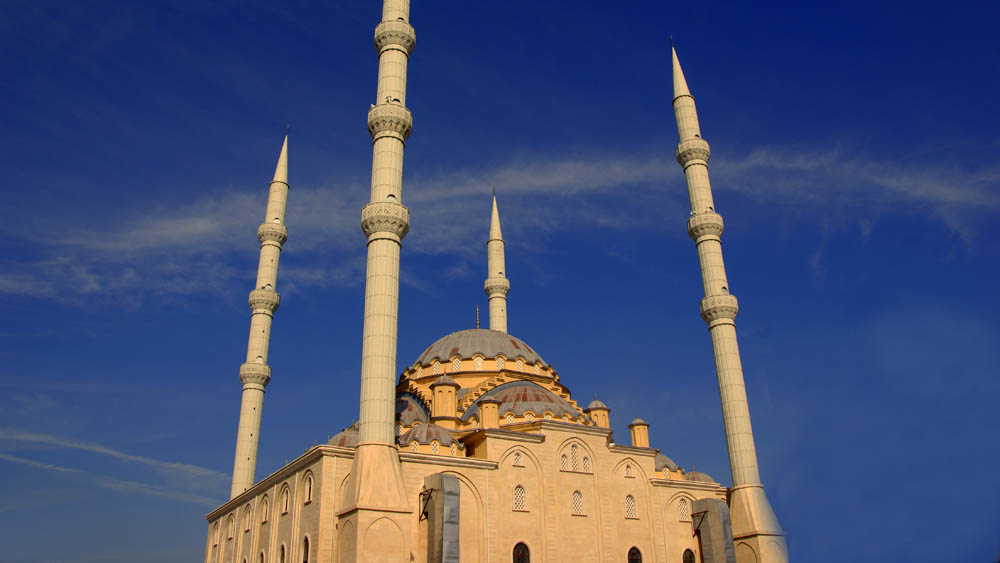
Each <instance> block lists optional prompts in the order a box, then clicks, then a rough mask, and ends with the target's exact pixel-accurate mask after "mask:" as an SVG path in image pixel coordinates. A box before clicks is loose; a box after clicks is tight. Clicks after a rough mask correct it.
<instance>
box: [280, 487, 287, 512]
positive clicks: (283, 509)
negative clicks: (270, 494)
mask: <svg viewBox="0 0 1000 563" xmlns="http://www.w3.org/2000/svg"><path fill="white" fill-rule="evenodd" d="M281 513H282V514H287V513H288V487H285V488H284V490H282V491H281Z"/></svg>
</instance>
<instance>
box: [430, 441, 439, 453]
mask: <svg viewBox="0 0 1000 563" xmlns="http://www.w3.org/2000/svg"><path fill="white" fill-rule="evenodd" d="M431 453H432V454H436V453H438V441H437V440H431Z"/></svg>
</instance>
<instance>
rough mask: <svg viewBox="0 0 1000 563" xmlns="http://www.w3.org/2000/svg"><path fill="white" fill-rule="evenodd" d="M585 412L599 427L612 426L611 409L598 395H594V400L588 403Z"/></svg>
mask: <svg viewBox="0 0 1000 563" xmlns="http://www.w3.org/2000/svg"><path fill="white" fill-rule="evenodd" d="M583 412H584V414H586V415H587V416H589V417H590V418H591V420H593V421H594V424H596V425H597V426H598V427H600V428H611V409H609V408H608V405H605V404H604V403H602V402H601V401H599V400H597V396H596V395H595V396H594V400H593V401H591V402H590V404H589V405H587V408H585V409H583Z"/></svg>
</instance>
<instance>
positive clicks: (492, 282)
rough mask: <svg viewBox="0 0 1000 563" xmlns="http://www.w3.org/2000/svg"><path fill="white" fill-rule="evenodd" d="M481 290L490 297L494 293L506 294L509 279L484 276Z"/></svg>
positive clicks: (508, 289)
mask: <svg viewBox="0 0 1000 563" xmlns="http://www.w3.org/2000/svg"><path fill="white" fill-rule="evenodd" d="M483 290H484V291H486V295H489V296H490V297H493V296H494V295H496V294H500V295H507V292H508V291H510V280H508V279H507V278H486V282H485V283H484V284H483Z"/></svg>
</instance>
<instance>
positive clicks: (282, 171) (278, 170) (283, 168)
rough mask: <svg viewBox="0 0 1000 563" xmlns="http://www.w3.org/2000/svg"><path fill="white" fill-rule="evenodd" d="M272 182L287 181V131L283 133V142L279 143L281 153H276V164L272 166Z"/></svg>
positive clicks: (285, 182)
mask: <svg viewBox="0 0 1000 563" xmlns="http://www.w3.org/2000/svg"><path fill="white" fill-rule="evenodd" d="M271 181H272V182H281V183H283V184H287V183H288V133H285V142H284V143H283V144H282V145H281V154H280V155H278V165H277V166H275V168H274V179H273V180H271Z"/></svg>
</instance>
